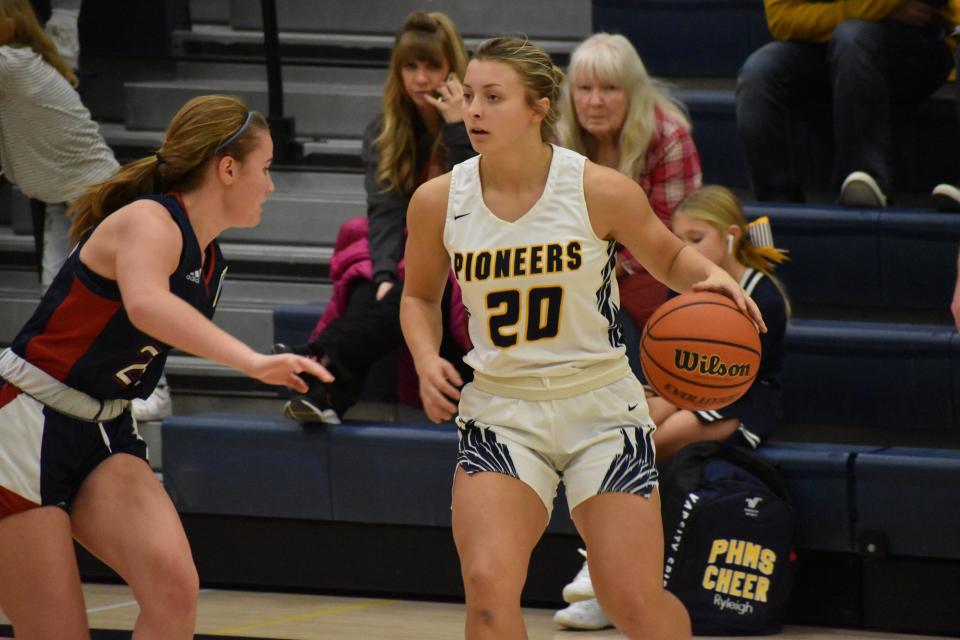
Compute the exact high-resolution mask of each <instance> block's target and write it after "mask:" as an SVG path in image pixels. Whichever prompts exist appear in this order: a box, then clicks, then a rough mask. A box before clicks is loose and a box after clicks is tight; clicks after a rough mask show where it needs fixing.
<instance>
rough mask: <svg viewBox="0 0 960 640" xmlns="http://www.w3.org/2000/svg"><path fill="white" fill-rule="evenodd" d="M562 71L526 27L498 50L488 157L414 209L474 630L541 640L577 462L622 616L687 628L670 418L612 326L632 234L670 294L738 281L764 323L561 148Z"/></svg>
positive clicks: (423, 360)
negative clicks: (538, 630) (658, 459)
mask: <svg viewBox="0 0 960 640" xmlns="http://www.w3.org/2000/svg"><path fill="white" fill-rule="evenodd" d="M562 77H563V74H562V72H560V70H559V69H557V68H556V67H555V66H554V65H553V64H552V62H551V61H550V57H549V55H547V53H546V52H544V51H543V50H542V49H540V48H539V47H535V46H533V45H531V44H530V43H529V42H527V41H525V40H519V39H516V38H506V37H503V38H494V39H492V40H488V41H486V42H484V43H482V44H481V45H480V46H479V48H478V49H477V51H476V53H475V56H474V58H473V60H472V61H471V62H470V64H469V65H468V67H467V73H466V77H465V81H464V100H465V103H466V117H465V119H464V120H465V123H466V126H467V132H468V134H469V136H470V140H471V143H472V144H473V146H474V148H475V149H476V150H477V151H478V152H479V153H480V154H481V155H480V156H479V157H477V158H474V159H471V160H468V161H466V162H464V163H461V164H459V165H457V166H456V167H455V168H454V170H453V171H452V172H451V173H448V174H445V175H443V176H441V177H439V178H435V179H434V180H431V181H430V182H427V183H426V184H424V185H423V186H421V187H420V189H418V190H417V192H416V193H415V194H414V196H413V199H412V200H411V203H410V208H409V211H408V216H407V222H408V228H409V236H408V240H407V250H406V254H405V255H406V256H407V282H406V288H405V289H404V294H403V300H402V303H401V322H402V325H403V331H404V335H405V336H406V339H407V343H408V345H409V347H410V352H411V353H412V354H413V357H414V361H415V363H416V367H417V372H418V373H419V374H420V392H421V396H422V398H423V404H424V407H425V409H426V411H427V415H428V416H430V418H431V419H433V420H434V421H440V420H449V419H450V418H451V417H453V416H454V415H455V414H456V422H457V426H458V428H459V431H460V449H459V456H458V460H457V466H458V468H457V470H456V475H455V478H454V487H453V532H454V540H455V542H456V545H457V551H458V553H459V555H460V562H461V571H462V575H463V580H464V589H465V592H466V600H467V622H466V635H467V637H468V638H471V639H474V638H491V639H493V638H496V639H497V640H507V639H513V638H523V637H526V634H525V630H524V626H523V618H522V615H521V610H520V594H521V591H522V589H523V584H524V581H525V579H526V572H527V565H528V564H529V559H530V553H531V551H532V549H533V547H534V545H535V544H536V542H537V540H539V538H540V536H541V535H542V533H543V531H544V529H545V527H546V525H547V522H548V521H549V518H550V511H551V509H552V506H553V499H554V496H555V494H556V487H557V485H558V483H559V480H560V477H561V474H562V477H563V481H564V485H565V487H566V494H567V501H568V503H569V505H570V508H571V510H572V511H571V514H572V516H573V520H574V522H575V524H576V525H577V528H578V530H579V531H580V533H581V535H582V536H583V538H584V540H586V542H587V545H588V548H589V550H590V568H591V574H592V575H593V576H594V581H595V584H596V587H597V594H598V596H599V598H600V600H601V602H602V603H603V604H604V607H605V608H607V609H608V610H609V612H610V614H611V617H612V618H613V620H614V622H615V624H616V625H617V627H618V628H619V629H620V630H621V631H622V632H623V633H624V634H626V635H627V636H628V637H631V638H688V637H690V621H689V618H688V616H687V613H686V611H685V610H684V608H683V605H682V604H680V602H679V600H677V599H676V598H675V597H673V596H672V595H670V594H669V593H667V592H666V591H665V590H664V589H663V581H662V571H663V533H662V528H661V527H662V525H661V522H660V504H659V494H658V490H657V475H656V469H655V467H654V446H653V443H652V441H651V434H652V432H653V429H654V427H653V424H652V422H651V421H650V418H649V416H648V414H647V406H646V402H645V400H644V394H643V388H642V386H641V385H640V383H639V382H638V381H637V379H636V378H635V377H634V376H633V374H632V373H631V371H630V368H629V365H628V364H627V360H626V356H625V349H624V346H623V344H622V340H621V338H620V330H619V326H618V324H617V320H616V318H617V313H616V312H617V310H618V307H619V293H618V290H617V284H616V278H615V277H613V271H614V267H615V252H616V245H617V243H618V242H619V243H622V244H623V245H625V246H626V247H627V248H628V249H629V250H630V252H631V253H632V254H633V255H634V256H636V257H637V258H638V259H640V260H641V262H642V263H643V265H644V267H645V268H646V269H647V270H648V271H649V272H650V273H651V274H653V275H654V276H655V277H657V278H658V279H660V280H661V281H663V282H665V283H666V284H667V285H668V286H670V287H671V288H673V289H676V290H679V291H688V290H690V289H697V290H713V291H718V292H721V293H725V294H726V295H729V296H730V297H731V298H732V299H733V300H734V301H735V302H736V303H737V305H738V306H739V307H740V308H741V309H743V310H744V311H747V312H749V313H750V315H751V316H752V317H753V318H754V320H755V321H756V323H757V325H758V326H760V327H761V328H763V320H762V318H761V316H760V313H759V311H758V309H757V307H756V305H755V304H754V303H753V302H752V301H751V300H750V299H749V298H748V297H747V296H746V294H745V293H744V291H743V289H742V288H741V287H740V286H739V285H738V284H737V282H736V281H735V280H734V279H733V278H731V277H730V275H729V274H727V273H726V272H725V271H723V270H722V269H720V268H719V267H717V266H716V265H714V264H713V263H711V262H710V261H709V260H707V259H705V258H704V257H703V256H701V255H700V254H699V253H697V252H696V251H695V250H693V249H690V248H687V247H685V246H684V245H683V243H682V242H681V241H680V240H679V239H678V238H676V237H675V236H674V235H673V234H671V233H670V231H668V230H667V228H666V227H665V226H664V225H663V223H661V222H660V220H659V219H658V218H657V217H656V216H655V215H654V214H653V213H652V211H651V210H650V206H649V204H648V203H647V200H646V197H645V196H644V194H643V191H642V190H641V188H640V186H639V185H637V183H636V182H634V181H633V180H631V179H629V178H627V177H625V176H623V175H621V174H619V173H618V172H616V171H614V170H612V169H607V168H605V167H601V166H598V165H595V164H593V163H591V162H589V161H587V160H586V158H584V157H583V156H581V155H579V154H577V153H574V152H572V151H569V150H566V149H562V148H560V147H556V146H553V145H550V144H547V143H546V142H545V140H548V139H550V137H551V130H552V127H553V124H554V122H555V121H556V117H557V113H556V105H557V104H558V101H559V100H558V99H559V94H560V83H561V80H562ZM451 263H452V264H453V267H454V269H455V271H456V274H457V278H458V281H459V283H460V286H461V288H462V291H463V300H464V304H465V305H466V307H467V310H468V311H469V314H470V320H469V328H470V337H471V339H472V342H473V345H474V347H473V350H472V351H471V352H470V353H469V354H468V355H467V356H466V358H465V360H466V362H467V363H468V364H470V365H471V366H472V367H473V368H474V370H475V377H474V381H473V382H472V383H471V384H469V385H467V386H466V387H464V388H463V390H462V393H461V391H460V390H459V389H458V387H459V386H460V385H461V384H462V381H461V380H460V378H459V376H458V375H457V373H456V370H455V369H454V368H453V366H452V365H451V364H450V363H449V362H446V361H444V360H443V359H442V358H441V357H440V356H439V354H438V349H439V344H440V335H441V333H440V310H439V304H440V300H441V296H442V293H443V285H444V281H445V278H446V274H447V271H448V269H449V268H450V265H451ZM457 400H459V407H457V406H456V405H455V404H454V403H455V402H456V401H457ZM624 532H629V534H628V535H625V534H624Z"/></svg>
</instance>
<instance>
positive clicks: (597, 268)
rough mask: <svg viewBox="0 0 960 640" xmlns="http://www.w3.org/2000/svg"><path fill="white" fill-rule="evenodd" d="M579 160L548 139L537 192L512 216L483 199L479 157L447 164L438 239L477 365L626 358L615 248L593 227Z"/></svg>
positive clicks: (529, 371) (548, 365) (566, 370)
mask: <svg viewBox="0 0 960 640" xmlns="http://www.w3.org/2000/svg"><path fill="white" fill-rule="evenodd" d="M585 161H586V158H585V157H584V156H582V155H580V154H578V153H575V152H573V151H570V150H568V149H563V148H561V147H557V146H554V147H553V159H552V161H551V163H550V171H549V174H548V176H547V183H546V186H545V187H544V190H543V195H542V196H540V199H539V200H537V202H536V203H535V204H534V205H533V207H531V208H530V210H528V211H527V212H526V213H525V214H524V215H523V216H522V217H520V219H519V220H517V221H515V222H507V221H505V220H502V219H500V218H498V217H497V216H495V215H494V214H493V213H492V212H491V211H490V210H489V209H487V207H486V205H485V204H484V202H483V192H482V189H481V186H480V171H479V167H480V156H474V157H473V158H471V159H470V160H467V161H466V162H463V163H461V164H458V165H457V166H455V167H454V168H453V175H452V177H451V180H450V196H449V199H448V201H447V218H446V223H445V227H444V234H443V240H444V245H445V246H446V248H447V251H448V252H449V253H450V260H451V263H452V264H453V268H454V272H455V273H456V276H457V281H458V282H459V283H460V287H461V289H462V290H463V302H464V305H466V308H467V311H468V313H469V315H470V338H471V340H472V341H473V350H471V351H470V353H468V354H467V355H466V357H465V358H464V361H465V362H466V363H467V364H469V365H470V366H471V367H473V368H474V369H475V370H476V371H478V372H480V373H483V374H486V375H488V376H497V377H513V376H533V377H554V376H567V375H572V374H575V373H578V372H580V371H582V370H583V369H585V368H586V367H588V366H591V365H594V364H597V363H600V362H604V361H610V360H617V359H622V358H623V357H624V354H625V349H624V346H623V339H622V334H621V330H620V323H619V321H618V319H617V311H618V310H619V308H620V291H619V289H618V288H617V279H616V277H615V275H614V268H615V265H616V262H615V260H616V246H615V243H614V242H613V241H608V240H603V239H601V238H598V237H597V236H596V234H595V233H594V231H593V227H591V226H590V218H589V216H588V215H587V205H586V201H585V200H584V196H583V168H584V163H585Z"/></svg>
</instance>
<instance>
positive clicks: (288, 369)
mask: <svg viewBox="0 0 960 640" xmlns="http://www.w3.org/2000/svg"><path fill="white" fill-rule="evenodd" d="M244 373H246V374H247V375H249V376H250V377H251V378H256V379H257V380H260V381H261V382H266V383H267V384H276V385H284V386H287V387H290V388H291V389H293V390H294V391H297V392H298V393H306V392H307V389H308V386H307V383H306V382H304V381H303V378H301V377H300V375H299V374H301V373H307V374H310V375H312V376H314V377H316V378H319V379H320V380H322V381H323V382H333V375H332V374H331V373H330V372H329V371H327V370H326V369H325V368H324V367H322V366H320V364H318V363H317V361H316V360H314V359H312V358H306V357H304V356H298V355H295V354H292V353H281V354H277V355H272V356H268V355H264V354H258V355H257V357H256V358H255V359H254V361H253V364H252V366H251V367H250V370H249V371H245V372H244Z"/></svg>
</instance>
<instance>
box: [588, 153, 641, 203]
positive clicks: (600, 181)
mask: <svg viewBox="0 0 960 640" xmlns="http://www.w3.org/2000/svg"><path fill="white" fill-rule="evenodd" d="M636 191H642V189H641V188H640V185H639V184H637V182H636V181H635V180H633V179H631V178H628V177H627V176H625V175H623V174H622V173H620V172H619V171H617V170H615V169H611V168H610V167H604V166H603V165H599V164H597V163H595V162H592V161H590V160H586V161H585V163H584V167H583V193H584V196H585V197H586V198H587V199H588V201H589V200H590V199H601V200H611V201H615V200H617V199H618V198H624V197H630V196H631V195H632V194H633V193H634V192H636Z"/></svg>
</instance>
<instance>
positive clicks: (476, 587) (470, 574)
mask: <svg viewBox="0 0 960 640" xmlns="http://www.w3.org/2000/svg"><path fill="white" fill-rule="evenodd" d="M491 555H492V554H491ZM515 574H517V571H516V568H515V567H510V566H509V565H506V564H504V563H502V562H498V561H496V560H495V559H493V558H491V557H489V556H487V557H483V558H478V559H477V560H476V561H475V562H471V563H469V565H468V566H466V567H465V568H464V569H463V581H464V587H465V588H466V591H467V594H468V595H470V596H472V597H473V598H475V599H481V600H482V601H481V602H479V603H478V604H480V605H481V606H483V604H484V603H485V602H490V601H492V600H497V601H501V602H502V601H510V600H516V602H517V605H518V606H519V602H520V591H521V590H522V589H523V576H522V575H515Z"/></svg>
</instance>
